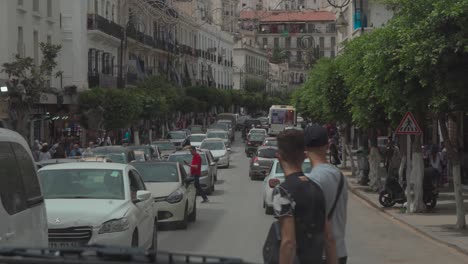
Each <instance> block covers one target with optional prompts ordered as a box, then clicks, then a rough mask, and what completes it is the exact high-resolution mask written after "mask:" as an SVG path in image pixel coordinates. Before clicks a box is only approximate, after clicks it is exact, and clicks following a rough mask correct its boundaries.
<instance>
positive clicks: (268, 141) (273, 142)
mask: <svg viewBox="0 0 468 264" xmlns="http://www.w3.org/2000/svg"><path fill="white" fill-rule="evenodd" d="M262 146H273V147H276V146H278V140H277V139H276V137H266V138H265V139H264V140H263V143H262Z"/></svg>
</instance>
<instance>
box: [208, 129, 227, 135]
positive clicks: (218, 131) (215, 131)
mask: <svg viewBox="0 0 468 264" xmlns="http://www.w3.org/2000/svg"><path fill="white" fill-rule="evenodd" d="M208 133H229V132H227V131H226V130H209V131H208V132H206V134H208Z"/></svg>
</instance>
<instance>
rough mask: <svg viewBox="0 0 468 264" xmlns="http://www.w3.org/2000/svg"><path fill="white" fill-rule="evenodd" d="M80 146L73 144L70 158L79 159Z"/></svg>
mask: <svg viewBox="0 0 468 264" xmlns="http://www.w3.org/2000/svg"><path fill="white" fill-rule="evenodd" d="M81 155H82V154H81V150H80V145H78V144H74V145H73V149H72V150H71V151H70V157H81Z"/></svg>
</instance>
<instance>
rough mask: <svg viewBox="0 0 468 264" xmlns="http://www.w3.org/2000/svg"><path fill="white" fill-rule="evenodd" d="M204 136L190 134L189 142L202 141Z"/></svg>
mask: <svg viewBox="0 0 468 264" xmlns="http://www.w3.org/2000/svg"><path fill="white" fill-rule="evenodd" d="M205 138H206V136H205V135H191V136H190V142H202V141H203V140H204V139H205Z"/></svg>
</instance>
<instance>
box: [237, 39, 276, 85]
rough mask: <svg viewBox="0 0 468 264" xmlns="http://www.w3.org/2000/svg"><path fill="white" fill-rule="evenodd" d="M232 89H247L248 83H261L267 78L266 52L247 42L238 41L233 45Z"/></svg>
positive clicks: (265, 81)
mask: <svg viewBox="0 0 468 264" xmlns="http://www.w3.org/2000/svg"><path fill="white" fill-rule="evenodd" d="M233 58H234V77H233V78H234V89H235V90H239V89H247V88H249V87H248V86H249V85H252V84H256V85H263V86H264V89H265V90H266V87H267V80H268V77H269V76H268V68H269V65H268V64H269V63H268V57H267V54H266V53H265V52H264V51H262V50H260V49H258V48H257V47H255V46H252V45H249V43H248V42H246V43H244V42H243V41H238V42H237V43H236V44H235V46H234V55H233Z"/></svg>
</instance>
